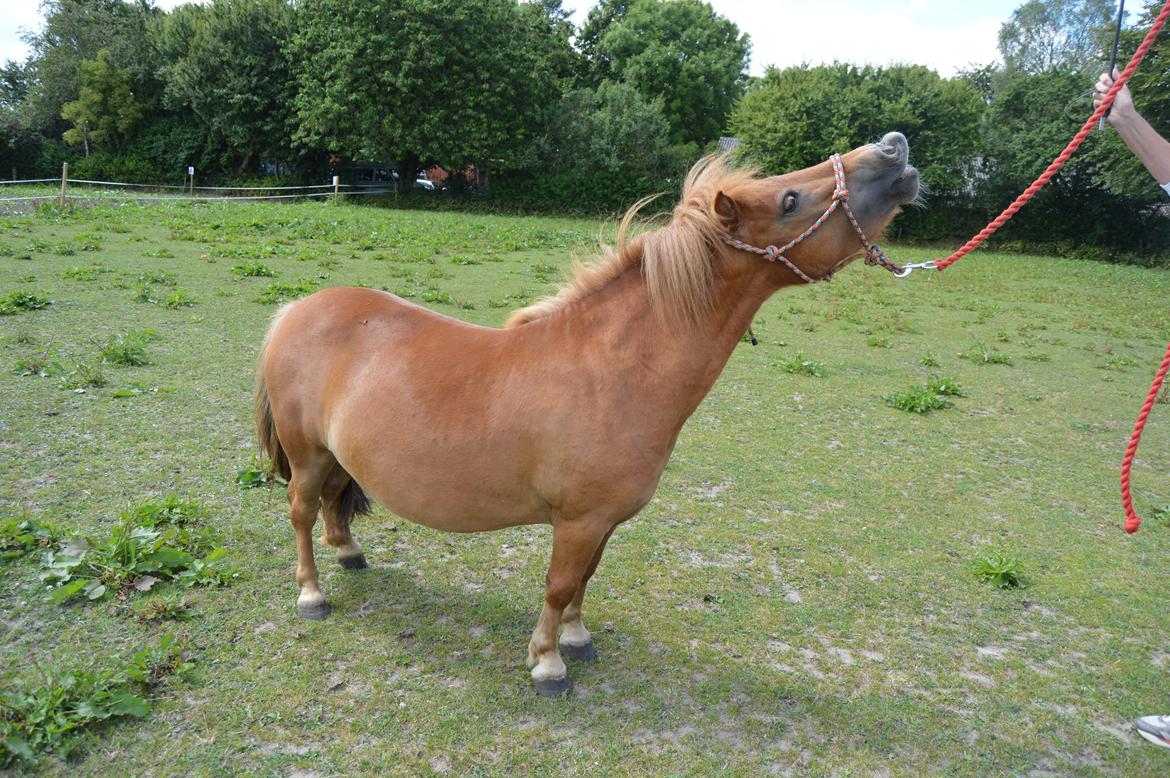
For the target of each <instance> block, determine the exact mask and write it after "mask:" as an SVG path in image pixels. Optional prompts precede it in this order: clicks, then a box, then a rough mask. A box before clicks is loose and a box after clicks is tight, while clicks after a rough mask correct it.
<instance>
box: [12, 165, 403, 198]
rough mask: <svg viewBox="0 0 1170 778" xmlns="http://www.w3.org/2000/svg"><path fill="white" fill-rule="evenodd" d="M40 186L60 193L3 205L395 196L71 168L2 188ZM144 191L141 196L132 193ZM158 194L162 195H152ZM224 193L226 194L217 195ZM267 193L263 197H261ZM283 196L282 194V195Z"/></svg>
mask: <svg viewBox="0 0 1170 778" xmlns="http://www.w3.org/2000/svg"><path fill="white" fill-rule="evenodd" d="M37 184H60V191H59V192H57V193H55V194H43V195H14V196H11V197H0V203H20V202H24V203H29V202H37V201H46V200H57V201H58V202H60V203H61V204H62V205H64V204H65V202H66V201H67V200H81V201H115V202H124V201H133V202H183V201H186V202H219V201H224V200H251V201H257V200H302V199H311V198H328V197H332V198H333V199H334V200H338V199H340V198H341V197H343V196H344V197H370V196H377V195H386V194H393V192H394V190H393V188H392V187H386V188H382V187H375V188H366V187H357V186H355V185H354V184H342V183H341V182H340V181H339V180H338V178H337V176H334V178H333V183H331V184H307V185H289V186H195V185H194V181H192V182H191V183H190V184H188V185H186V186H176V185H174V184H141V183H130V182H126V181H98V180H94V179H88V178H69V165H68V164H65V165H63V166H62V169H61V177H60V178H24V179H14V180H11V181H0V189H3V188H5V187H11V186H30V185H37ZM70 186H76V187H114V188H117V189H118V190H121V191H110V192H85V193H84V194H81V193H73V192H70V191H69V187H70ZM131 190H141V193H139V192H135V191H131ZM175 191H179V192H185V193H186V194H163V193H165V192H175ZM151 192H157V193H159V194H151ZM217 193H222V194H217ZM261 193H263V194H261ZM278 193H279V194H278Z"/></svg>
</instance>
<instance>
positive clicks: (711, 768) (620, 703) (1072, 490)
mask: <svg viewBox="0 0 1170 778" xmlns="http://www.w3.org/2000/svg"><path fill="white" fill-rule="evenodd" d="M598 229H599V225H598V223H597V222H592V221H585V220H564V219H531V218H529V219H522V218H503V217H492V216H482V215H461V214H435V213H424V212H414V211H392V210H380V209H375V208H369V207H361V206H350V205H341V206H331V205H328V204H322V203H307V204H294V205H288V204H280V205H271V204H239V203H224V204H221V203H213V204H206V205H197V206H192V205H187V204H161V205H157V204H156V205H150V206H133V205H128V206H100V207H92V208H83V209H78V210H77V211H74V212H72V213H65V214H58V213H54V212H53V211H52V210H42V211H39V212H37V213H35V214H32V215H7V216H3V217H0V297H5V296H7V295H9V294H10V293H12V292H17V291H19V292H26V293H29V294H34V295H40V296H43V297H44V298H46V299H48V300H50V301H51V303H50V304H49V305H47V306H45V307H44V308H42V309H40V310H27V311H21V312H18V313H16V314H15V315H9V316H0V360H2V362H0V368H2V369H0V523H3V521H4V520H12V519H17V518H21V517H25V516H27V517H30V518H33V519H37V520H40V521H42V522H46V523H51V524H54V525H57V526H58V527H60V528H62V529H63V530H66V531H68V532H73V533H78V534H82V535H88V536H90V537H92V538H95V539H96V538H98V537H99V536H102V535H104V534H106V533H108V532H109V531H110V529H111V528H112V527H114V526H115V525H116V524H117V522H118V516H119V514H120V513H122V512H123V511H126V510H128V509H130V508H132V507H133V506H135V505H137V504H139V503H141V502H143V501H145V500H158V499H161V498H163V497H165V496H167V495H172V494H173V495H177V496H178V497H180V498H183V499H187V500H195V501H198V503H199V504H200V505H202V507H203V510H204V511H205V519H204V520H203V524H204V525H206V526H207V527H209V528H210V529H211V530H213V531H214V532H215V533H216V534H217V535H218V538H219V543H220V544H221V545H222V546H223V547H224V548H225V549H226V551H227V555H226V558H227V559H228V560H229V562H230V564H231V565H233V566H234V569H235V571H236V575H235V577H234V578H232V579H231V581H230V584H229V585H228V586H225V587H192V588H189V589H186V588H184V589H181V590H179V589H178V588H177V584H174V583H169V582H167V581H163V582H161V583H159V584H157V585H156V586H155V587H154V588H153V589H152V590H151V591H150V592H149V593H141V592H138V591H136V590H134V589H128V590H126V591H123V592H121V593H120V596H121V597H123V598H124V599H119V598H118V597H113V596H109V594H110V593H109V592H107V595H106V596H105V597H104V598H102V599H98V600H95V601H94V602H89V601H86V600H84V598H82V599H80V600H73V601H70V602H69V603H67V604H65V605H52V604H50V603H49V602H48V600H47V597H48V593H47V591H46V589H45V586H44V584H42V582H41V580H40V577H39V576H40V573H41V572H42V571H43V569H44V568H43V567H42V562H41V555H40V553H39V552H34V553H31V554H28V555H27V556H25V557H23V558H20V559H13V560H9V561H0V576H2V578H0V580H2V581H3V584H2V585H0V687H2V688H7V689H27V688H30V685H31V684H35V683H36V682H37V680H38V679H39V678H42V677H44V676H45V675H46V674H48V676H49V677H51V678H60V677H63V675H62V674H65V673H68V672H73V671H87V670H88V671H103V670H112V669H114V668H117V667H119V666H121V664H122V663H124V662H125V660H126V659H127V658H128V657H130V656H131V655H133V654H135V653H136V652H139V651H142V650H144V649H150V648H152V647H155V646H158V645H159V643H160V641H161V640H162V638H163V636H164V635H167V634H171V635H174V636H175V639H176V641H177V645H179V646H181V647H182V650H183V652H185V653H184V656H185V658H186V661H188V662H189V663H190V665H191V667H190V668H189V670H187V671H186V672H184V673H179V674H174V675H171V676H169V677H168V678H166V679H165V680H164V681H163V682H162V683H160V684H158V685H157V686H155V687H154V688H153V690H152V691H151V692H150V695H151V696H152V697H153V700H152V707H151V710H150V711H149V713H146V714H145V715H141V716H122V717H116V718H111V719H109V720H108V721H106V722H104V723H99V724H96V725H93V726H89V727H85V728H83V729H79V730H78V731H77V732H75V733H73V734H70V735H68V736H66V737H65V739H64V741H63V742H64V743H65V748H66V750H68V749H69V748H70V747H72V750H73V754H72V756H70V757H69V758H68V759H67V760H64V759H62V758H60V757H58V756H53V755H47V756H43V757H41V758H40V760H39V761H38V762H37V764H36V769H38V770H40V771H43V772H46V773H62V774H63V773H69V774H79V775H102V774H109V773H111V771H112V772H116V773H127V774H138V775H147V774H153V775H173V774H194V775H226V774H238V773H249V774H258V775H298V776H302V778H303V777H305V776H314V775H320V776H327V775H357V774H366V775H388V774H395V775H420V774H432V773H433V774H447V773H450V774H454V775H521V774H529V775H548V774H559V773H564V774H594V775H662V774H677V775H714V774H726V775H753V776H754V775H759V774H767V773H779V774H812V775H826V774H833V775H872V774H899V775H900V774H921V775H936V774H940V773H947V774H957V775H1005V774H1012V775H1020V774H1029V773H1031V772H1032V771H1035V772H1034V773H1032V774H1036V775H1054V774H1081V775H1094V774H1114V775H1127V776H1129V775H1165V774H1167V773H1170V753H1168V752H1166V751H1163V750H1160V749H1156V748H1154V747H1153V746H1150V745H1148V744H1146V743H1145V742H1144V741H1142V740H1141V739H1140V738H1139V737H1137V735H1136V734H1134V733H1133V732H1132V730H1130V726H1129V724H1130V721H1131V720H1132V719H1133V718H1134V717H1136V716H1138V715H1141V714H1149V713H1170V628H1168V623H1170V619H1168V616H1167V607H1166V591H1167V576H1168V575H1170V518H1167V517H1166V513H1167V512H1163V513H1157V512H1156V509H1158V508H1160V507H1162V506H1166V505H1167V504H1168V503H1170V480H1168V479H1167V476H1166V472H1167V465H1170V406H1166V405H1159V406H1156V408H1155V411H1154V415H1153V417H1152V419H1151V422H1150V426H1149V427H1148V429H1147V432H1146V438H1145V441H1144V443H1143V447H1142V450H1141V452H1140V454H1139V461H1138V462H1137V464H1136V466H1135V468H1134V480H1135V485H1136V492H1137V502H1138V509H1139V512H1141V513H1142V514H1143V515H1144V516H1145V517H1146V518H1147V522H1146V525H1145V527H1144V528H1143V530H1142V531H1141V533H1139V534H1138V535H1137V536H1136V537H1132V538H1131V537H1128V536H1126V535H1125V534H1124V533H1123V532H1122V530H1121V524H1122V520H1123V516H1122V513H1121V508H1120V504H1119V499H1118V487H1117V470H1118V464H1119V461H1120V458H1121V454H1122V451H1123V449H1124V446H1125V442H1126V440H1127V436H1128V434H1129V431H1130V429H1131V426H1132V423H1133V417H1134V415H1135V414H1136V412H1137V410H1138V408H1139V406H1140V403H1141V400H1142V398H1143V397H1144V393H1145V391H1146V390H1147V388H1148V385H1149V380H1150V377H1151V374H1152V372H1153V369H1154V367H1155V366H1156V364H1157V362H1158V360H1159V358H1160V357H1161V355H1162V353H1163V349H1164V347H1165V344H1166V341H1167V340H1168V339H1170V273H1167V272H1166V271H1160V270H1148V269H1139V268H1132V267H1116V266H1109V265H1102V264H1087V263H1077V262H1070V261H1063V260H1057V259H1051V258H1044V257H1021V256H1000V255H993V254H979V255H976V256H972V257H970V258H968V259H966V260H964V261H963V262H961V263H959V264H958V265H956V266H955V267H954V268H952V269H950V270H949V271H947V272H946V273H943V274H940V273H916V274H915V275H914V276H913V277H912V278H910V279H909V280H906V281H896V280H894V279H893V278H891V277H890V275H889V274H887V273H884V272H881V271H878V270H874V269H867V268H863V267H862V266H861V265H860V264H858V265H856V266H854V267H853V268H851V269H850V270H849V271H847V272H845V273H843V274H842V275H841V276H840V277H839V279H838V280H836V281H834V282H833V283H832V284H827V285H822V286H818V287H815V288H807V287H801V288H793V289H790V290H787V291H785V292H783V293H781V294H779V295H777V296H776V297H775V298H773V300H772V301H771V302H769V303H768V304H767V305H766V306H765V307H764V308H763V310H762V311H761V312H760V314H759V316H758V318H757V321H756V325H755V327H756V332H757V334H758V335H759V336H760V338H761V341H762V343H761V345H760V346H759V347H758V348H752V347H751V346H750V345H748V344H746V343H745V344H744V345H743V346H741V347H740V349H739V350H738V351H737V353H736V354H735V355H733V357H732V359H731V362H730V364H729V366H728V368H727V371H726V372H725V373H724V375H723V377H722V378H721V379H720V381H719V382H718V384H717V385H716V387H715V389H714V391H713V392H712V393H711V395H710V397H709V398H708V399H707V401H706V402H705V403H704V404H703V405H702V406H701V407H700V408H699V410H698V411H697V412H696V414H695V415H694V417H693V418H692V419H691V421H690V422H689V423H688V424H687V426H686V427H685V428H684V430H683V433H682V436H681V437H680V439H679V443H678V447H677V449H676V451H675V454H674V458H673V459H672V461H671V464H670V466H669V467H668V469H667V471H666V475H665V477H664V478H663V481H662V484H661V486H660V488H659V490H658V493H657V496H656V497H655V499H654V500H653V502H652V503H651V504H650V505H649V506H648V507H647V508H646V509H645V510H644V511H643V512H642V514H641V515H639V516H638V517H636V518H635V519H633V520H632V521H630V522H628V523H627V524H625V525H623V526H622V527H621V528H619V529H618V531H617V533H616V534H615V536H614V539H613V541H611V543H610V544H609V548H608V551H607V553H606V556H605V559H604V561H603V562H602V566H601V568H600V570H599V571H598V574H597V577H596V578H594V582H593V584H592V585H591V586H590V589H589V597H588V598H587V599H586V605H585V623H586V625H587V626H589V627H590V628H591V629H592V630H593V631H594V641H595V645H596V646H597V648H598V651H599V653H600V654H601V659H600V661H599V662H597V663H593V664H587V665H582V664H579V663H570V668H569V671H570V676H571V678H572V679H573V681H574V682H575V684H576V691H575V693H574V695H573V696H572V697H570V698H568V699H562V700H548V699H542V698H538V697H537V696H536V695H535V693H534V692H533V691H532V688H531V682H530V679H529V676H528V673H527V671H526V670H525V669H524V657H525V650H526V646H527V641H528V637H529V635H530V633H531V630H532V628H533V626H534V624H535V619H536V616H537V614H538V612H539V608H540V604H541V601H542V597H543V584H544V573H545V566H546V563H547V560H548V552H549V544H550V537H551V533H550V532H549V530H548V528H547V527H536V528H522V529H514V530H507V531H503V532H498V533H492V534H484V535H472V536H465V535H444V534H440V533H437V532H434V531H432V530H427V529H423V528H420V527H416V526H414V525H412V524H409V523H406V522H404V521H402V520H399V519H397V518H396V517H394V516H392V515H389V514H387V513H386V512H384V511H379V512H377V513H376V515H375V516H374V517H372V518H370V519H366V520H361V521H360V522H359V523H357V524H355V537H356V538H357V540H358V542H360V543H361V544H362V545H363V546H364V548H365V552H366V557H367V559H368V560H369V562H370V565H371V568H370V569H369V570H366V571H358V572H350V571H343V570H341V569H340V567H339V566H338V565H337V564H336V563H335V562H334V561H333V557H332V554H322V555H320V556H319V560H320V565H321V571H322V585H323V587H324V589H325V592H326V593H327V595H328V596H329V597H330V599H331V601H332V604H333V615H332V617H331V618H329V619H328V620H327V621H324V622H306V621H300V620H298V619H297V618H296V615H295V608H294V604H295V600H296V595H297V589H296V586H295V584H294V582H293V570H294V565H295V558H296V555H295V548H294V543H293V533H292V530H291V527H290V526H289V523H288V519H287V510H286V503H285V499H284V494H283V489H281V488H280V487H279V486H276V487H272V486H262V487H260V488H254V489H243V488H241V487H240V486H238V485H237V484H236V483H235V478H236V474H237V472H239V471H240V469H241V468H244V467H246V466H247V465H248V464H249V463H250V462H251V461H252V457H253V451H254V444H253V440H252V431H251V404H252V382H253V372H254V363H255V357H256V351H257V347H258V345H259V341H260V338H261V336H262V334H263V332H264V329H265V326H266V322H267V319H268V317H269V316H270V315H271V314H272V312H273V310H274V309H275V306H274V304H272V303H265V302H257V299H258V298H261V297H263V296H267V297H269V298H275V297H280V296H282V295H289V294H291V295H298V294H303V293H304V291H305V290H311V289H314V288H317V287H319V286H328V285H342V284H366V285H370V286H375V287H385V288H387V289H389V290H391V291H394V292H397V293H399V294H404V295H406V296H409V297H411V298H412V299H414V300H415V301H416V302H419V303H422V304H424V305H428V306H431V307H433V308H435V309H437V310H439V311H442V312H443V313H446V314H448V315H452V316H457V317H460V318H463V319H466V320H469V321H474V322H477V323H481V324H489V325H498V324H500V323H502V322H503V321H504V319H505V318H506V316H507V314H508V312H509V311H511V310H512V309H514V308H516V307H518V306H520V305H522V304H524V303H526V302H528V301H529V300H530V299H532V298H533V297H534V296H538V295H540V294H543V293H545V292H547V291H550V290H551V289H552V288H553V286H554V284H555V282H556V281H557V280H558V279H559V278H560V277H561V276H562V275H563V273H564V272H565V270H566V269H567V268H568V266H569V264H570V261H571V258H572V255H573V253H574V251H576V252H578V253H582V254H587V253H588V252H589V250H590V246H591V245H593V244H594V243H595V241H596V239H597V235H598ZM892 253H893V254H894V255H895V256H896V257H897V258H899V259H902V260H906V261H922V260H925V259H928V258H930V257H932V256H936V255H937V252H926V251H918V250H911V249H898V250H895V251H893V252H892ZM233 268H240V270H236V271H235V272H233ZM265 270H268V271H271V272H272V273H274V274H275V275H274V276H248V275H243V277H241V275H242V274H244V273H260V272H263V271H265ZM274 284H276V285H278V286H273V285H274ZM149 330H153V331H154V332H155V333H157V335H156V336H155V337H153V338H150V337H147V338H145V339H144V340H143V342H142V343H141V344H138V345H140V346H141V348H142V349H144V350H145V356H146V359H147V360H148V364H145V365H139V366H122V365H119V364H115V363H111V362H110V361H107V363H106V364H104V365H103V364H100V362H99V357H98V354H99V352H100V351H101V350H102V349H103V348H104V347H106V346H108V345H110V343H109V339H110V338H111V336H114V335H117V334H119V333H122V334H126V333H141V332H145V331H149ZM114 345H117V343H115V344H114ZM122 345H123V346H124V345H126V344H122ZM108 353H109V352H108ZM130 361H140V360H130ZM37 368H40V369H37ZM95 372H100V373H101V376H102V377H103V378H104V379H105V385H104V386H93V385H90V386H84V384H86V383H90V384H92V383H94V381H92V380H89V379H93V378H94V373H95ZM22 373H32V374H31V375H22ZM39 373H46V374H47V375H39ZM932 374H938V375H940V376H942V377H944V378H945V379H947V381H946V382H945V383H947V384H948V385H950V386H954V385H955V384H957V385H958V387H959V388H960V390H961V392H962V396H950V397H947V398H946V399H947V400H949V401H950V403H951V405H950V407H947V408H943V409H939V410H935V411H933V412H930V413H927V414H915V413H908V412H906V411H904V410H900V409H898V408H896V407H893V405H891V403H890V402H888V401H887V400H886V399H885V398H886V397H887V396H889V395H893V394H896V393H898V392H902V391H904V390H907V389H910V388H913V387H924V386H925V385H926V384H927V382H928V380H930V376H931V375H932ZM70 386H72V387H74V388H69V387H70ZM78 388H80V389H84V391H77V389H78ZM920 394H921V393H920ZM927 395H928V397H929V396H933V393H927ZM387 455H388V456H389V455H390V452H388V454H387ZM994 555H1004V556H1009V557H1015V558H1016V559H1018V566H1019V568H1020V569H1022V573H1023V576H1024V580H1025V583H1026V584H1027V585H1026V587H1025V588H1023V589H997V588H995V587H993V586H992V585H990V584H989V583H987V582H986V581H984V580H981V579H980V578H979V577H977V576H976V575H975V574H974V573H973V572H972V571H973V568H974V566H975V565H976V563H977V562H978V561H979V560H981V559H984V558H986V557H989V556H994ZM176 592H181V596H183V597H185V602H186V605H187V615H188V618H186V619H183V620H177V621H165V620H164V621H162V622H150V621H146V622H144V621H140V620H139V619H138V618H136V616H135V613H136V611H137V610H138V609H140V608H142V607H143V604H144V603H146V602H153V601H154V600H156V599H157V600H161V598H164V597H167V596H171V597H176V596H178V594H176ZM159 607H161V606H159ZM164 610H165V609H164ZM13 769H26V770H27V769H28V767H27V766H25V767H22V768H13Z"/></svg>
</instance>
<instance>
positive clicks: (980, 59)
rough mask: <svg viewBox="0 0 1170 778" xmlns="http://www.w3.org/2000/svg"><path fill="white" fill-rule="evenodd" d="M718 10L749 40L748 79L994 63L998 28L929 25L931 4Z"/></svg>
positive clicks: (720, 1)
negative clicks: (836, 67) (838, 66)
mask: <svg viewBox="0 0 1170 778" xmlns="http://www.w3.org/2000/svg"><path fill="white" fill-rule="evenodd" d="M713 5H714V6H715V8H716V10H717V11H718V12H719V13H721V14H724V15H726V16H727V17H728V18H730V19H732V20H733V21H735V22H736V23H737V24H738V25H739V27H740V29H741V30H743V31H744V32H746V33H748V34H749V35H750V36H751V39H752V74H753V75H761V74H762V73H763V72H764V69H765V67H766V66H767V65H776V66H779V67H785V66H789V65H799V64H801V63H804V62H807V63H809V64H820V63H826V62H833V61H841V62H853V63H857V64H871V65H886V64H890V63H893V62H899V63H913V64H919V65H926V66H928V67H931V68H934V69H935V70H937V71H938V72H939V73H941V74H942V75H944V76H952V75H954V74H955V72H956V71H958V70H961V69H963V68H965V67H967V66H968V65H970V64H971V63H977V64H986V63H988V62H991V61H992V60H995V59H997V58H998V52H997V51H996V36H997V34H998V32H999V28H1000V25H1001V24H1002V23H1003V20H1002V19H1000V18H998V17H992V16H987V17H983V18H978V19H974V20H970V21H964V22H950V23H947V22H943V21H941V20H937V19H934V20H931V21H926V19H929V18H930V17H929V16H928V15H926V14H925V13H923V9H925V8H927V7H928V6H929V5H932V4H930V3H927V2H924V0H918V1H917V2H914V1H911V2H888V3H885V4H884V8H883V9H879V8H867V7H866V6H867V5H868V4H860V3H849V2H817V3H809V2H798V1H796V0H772V1H771V2H745V1H744V0H738V1H735V0H714V2H713Z"/></svg>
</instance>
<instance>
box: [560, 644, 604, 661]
mask: <svg viewBox="0 0 1170 778" xmlns="http://www.w3.org/2000/svg"><path fill="white" fill-rule="evenodd" d="M561 656H563V657H564V658H565V659H572V660H573V661H574V662H596V661H597V649H596V648H594V647H593V641H592V640H590V641H589V642H588V643H582V644H581V645H579V646H574V645H573V644H572V643H561Z"/></svg>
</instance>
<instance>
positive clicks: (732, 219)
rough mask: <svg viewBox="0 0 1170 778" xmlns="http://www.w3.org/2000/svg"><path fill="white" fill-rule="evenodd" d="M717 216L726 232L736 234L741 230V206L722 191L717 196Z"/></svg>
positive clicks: (715, 208) (715, 206)
mask: <svg viewBox="0 0 1170 778" xmlns="http://www.w3.org/2000/svg"><path fill="white" fill-rule="evenodd" d="M714 210H715V216H716V217H717V218H718V219H719V224H720V226H722V227H723V230H724V232H735V231H736V230H738V229H739V206H738V205H736V204H735V200H732V199H731V198H730V197H728V196H727V195H725V194H723V190H720V191H719V193H718V194H716V195H715V203H714Z"/></svg>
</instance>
